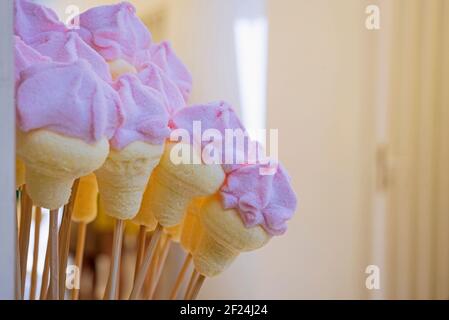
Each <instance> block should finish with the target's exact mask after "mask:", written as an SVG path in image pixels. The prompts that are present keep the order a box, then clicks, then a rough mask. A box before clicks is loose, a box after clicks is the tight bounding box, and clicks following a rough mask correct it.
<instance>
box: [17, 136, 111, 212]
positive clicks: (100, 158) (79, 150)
mask: <svg viewBox="0 0 449 320" xmlns="http://www.w3.org/2000/svg"><path fill="white" fill-rule="evenodd" d="M108 150H109V143H108V141H107V140H106V138H104V139H102V140H100V141H98V142H96V143H94V144H88V143H86V142H84V141H82V140H80V139H75V138H71V137H66V136H63V135H60V134H57V133H53V132H51V131H47V130H34V131H31V132H28V133H23V132H21V131H18V133H17V153H18V154H19V156H20V158H21V159H23V161H24V163H25V165H26V167H27V170H26V173H25V182H26V184H27V192H28V194H29V195H30V197H31V199H32V200H33V204H34V205H35V206H38V207H43V208H47V209H50V210H52V209H57V208H60V207H62V206H63V205H65V204H66V203H67V202H68V201H69V198H70V194H71V189H72V185H73V182H74V181H75V179H77V178H79V177H82V176H85V175H87V174H89V173H91V172H92V171H94V170H96V169H97V168H99V167H100V166H101V165H102V164H103V162H104V161H105V159H106V157H107V154H108Z"/></svg>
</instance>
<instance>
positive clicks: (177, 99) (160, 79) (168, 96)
mask: <svg viewBox="0 0 449 320" xmlns="http://www.w3.org/2000/svg"><path fill="white" fill-rule="evenodd" d="M138 76H139V78H140V80H141V81H142V83H143V84H145V85H146V86H148V87H151V88H153V89H155V90H156V91H158V92H160V94H161V97H162V99H163V103H164V106H165V108H166V110H167V111H168V113H169V114H170V115H171V114H173V113H175V112H176V111H177V110H180V109H182V108H184V107H185V101H184V98H183V96H182V94H181V91H179V89H178V87H177V86H176V84H175V83H174V82H173V81H172V80H171V79H170V78H169V77H168V76H167V75H166V74H165V73H164V72H163V71H162V69H160V68H159V67H158V66H156V65H155V64H153V63H148V64H146V65H145V66H143V67H142V69H141V71H140V72H139V74H138Z"/></svg>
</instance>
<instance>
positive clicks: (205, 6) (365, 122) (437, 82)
mask: <svg viewBox="0 0 449 320" xmlns="http://www.w3.org/2000/svg"><path fill="white" fill-rule="evenodd" d="M39 2H41V3H44V4H46V5H48V6H50V7H52V8H53V9H55V10H56V11H57V12H58V14H59V15H60V17H61V19H62V20H63V21H66V20H67V19H68V17H69V16H70V13H71V12H72V11H70V9H69V11H66V10H67V8H68V6H69V5H75V6H77V7H79V9H80V10H81V11H83V10H85V9H87V8H89V7H91V6H96V5H100V4H105V3H115V2H117V1H112V0H104V1H99V0H95V1H85V0H57V1H56V0H40V1H39ZM130 2H132V3H133V4H134V5H135V6H136V8H137V12H138V14H139V16H140V17H141V18H142V19H143V21H144V22H145V23H146V24H147V26H148V27H149V28H150V30H151V32H152V34H153V38H154V40H155V41H161V40H163V39H167V40H169V41H170V42H171V43H172V44H173V46H174V48H175V50H176V52H177V54H178V55H179V56H180V57H181V59H182V60H183V61H184V62H185V64H186V65H187V66H188V67H189V69H190V71H191V73H192V75H193V79H194V87H193V94H192V98H191V103H197V102H207V101H211V100H218V99H224V100H227V101H229V102H230V103H231V104H232V105H233V106H234V107H235V109H236V110H237V111H238V112H239V114H240V115H241V117H242V119H243V122H244V124H245V125H246V126H247V127H248V128H251V129H257V128H273V129H278V130H279V158H280V161H281V162H282V163H284V165H285V167H286V168H287V170H288V171H289V173H290V175H291V178H292V181H293V185H294V189H295V190H296V192H297V194H298V197H299V199H300V202H299V209H298V212H297V214H296V216H295V217H294V218H293V219H292V220H291V222H290V223H289V230H288V231H287V233H286V234H285V235H284V236H281V237H277V238H275V239H273V240H272V241H271V242H270V243H269V244H268V245H267V246H266V247H264V248H262V249H260V250H258V251H255V252H251V253H247V254H242V255H241V256H240V257H239V258H238V259H237V260H236V262H235V263H234V264H233V265H232V266H231V267H230V268H229V269H228V270H227V271H226V272H225V273H223V274H222V275H220V276H218V277H216V278H213V279H208V280H207V281H206V283H205V285H204V287H203V289H202V291H201V293H200V296H199V298H203V299H222V298H223V299H313V298H317V299H352V298H362V299H365V298H369V299H371V298H373V299H383V298H392V299H404V298H407V299H409V298H410V299H416V298H431V299H448V298H449V1H446V0H396V1H388V0H383V1H382V0H370V1H365V0H340V1H335V0H313V1H312V0H244V1H242V0H149V1H147V0H146V1H143V0H140V1H138V0H136V1H130ZM43 225H46V224H45V223H43ZM97 226H98V223H97ZM99 230H100V231H99ZM105 230H106V231H105ZM99 232H106V233H107V232H112V227H111V229H109V231H108V227H107V223H105V224H102V225H101V227H95V225H94V226H91V227H89V235H88V249H87V250H88V251H89V250H94V251H95V250H98V249H96V248H91V249H89V244H90V245H91V246H93V245H92V243H94V244H96V246H97V247H98V246H101V244H100V245H99V244H98V243H96V242H95V241H89V239H90V238H89V237H93V239H94V238H95V234H96V233H99ZM73 233H76V232H72V234H73ZM42 234H45V232H42ZM130 234H131V235H130V236H129V241H128V242H126V241H125V246H127V245H129V246H130V247H131V248H132V246H133V243H132V239H134V238H135V235H132V231H131V232H130ZM72 242H73V241H72ZM41 243H44V241H41ZM30 246H32V244H30ZM106 246H107V245H106ZM42 250H45V245H43V249H42ZM126 252H127V251H126V249H125V253H124V260H123V261H122V266H124V267H122V269H124V270H125V271H122V272H126V268H127V267H126V266H125V265H126V264H127V263H128V262H129V264H130V266H129V268H130V269H129V270H133V269H132V263H133V262H134V253H132V251H130V253H129V254H128V256H127V253H126ZM183 255H184V253H183V252H182V250H181V249H180V248H178V247H177V246H176V245H174V246H173V248H172V250H170V253H169V257H168V261H169V267H168V268H167V269H166V270H165V271H164V273H163V275H162V281H161V282H160V285H159V287H160V288H159V289H158V291H157V292H158V295H159V297H161V298H164V297H167V295H168V293H167V292H169V290H170V288H171V287H172V286H173V282H174V278H175V277H176V274H177V272H178V270H179V268H180V265H181V263H182V260H183ZM127 257H128V258H127ZM86 260H87V262H86V263H89V259H86ZM128 260H129V261H128ZM127 261H128V262H127ZM108 263H109V262H108V255H107V250H105V254H103V255H100V256H97V261H96V262H95V261H94V262H92V267H91V268H90V269H89V267H88V266H86V268H85V270H87V271H86V272H85V273H84V277H85V278H83V281H84V282H85V283H92V281H91V280H92V279H96V282H97V284H98V283H100V286H101V283H103V285H105V283H106V280H107V279H102V277H103V278H106V276H107V270H108V269H107V268H108ZM369 266H374V269H375V270H378V271H379V277H380V278H379V279H380V283H379V285H380V286H379V288H378V289H376V288H374V289H373V290H370V289H369V288H368V287H369V286H368V287H367V286H366V279H367V277H368V276H369V275H370V274H367V273H366V270H367V267H369ZM102 268H103V269H102ZM377 268H378V269H377ZM368 269H369V268H368ZM89 270H90V271H89ZM101 270H106V271H105V272H102V271H101ZM369 270H372V269H369ZM83 272H84V271H83ZM102 274H104V276H102ZM86 277H87V278H86ZM89 277H90V278H89ZM86 279H87V280H86ZM83 281H82V285H83V283H84V282H83ZM89 281H91V282H89ZM102 281H103V282H102ZM97 290H99V289H97ZM99 295H100V294H99ZM90 297H91V296H86V295H84V298H90ZM81 298H83V292H81Z"/></svg>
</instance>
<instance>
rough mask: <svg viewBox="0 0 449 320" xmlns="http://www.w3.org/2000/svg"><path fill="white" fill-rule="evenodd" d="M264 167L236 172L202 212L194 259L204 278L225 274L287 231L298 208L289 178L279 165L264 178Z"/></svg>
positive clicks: (208, 200) (239, 169) (207, 202)
mask: <svg viewBox="0 0 449 320" xmlns="http://www.w3.org/2000/svg"><path fill="white" fill-rule="evenodd" d="M261 168H263V166H262V165H258V164H256V165H251V164H248V165H244V166H242V167H240V168H238V169H236V170H234V171H233V172H231V173H230V174H229V175H228V177H227V181H226V184H225V185H224V186H223V187H222V188H221V189H220V192H219V193H218V194H216V195H214V196H212V197H209V198H208V199H206V200H205V202H204V204H203V206H202V207H201V214H200V219H201V223H202V225H203V228H204V235H203V237H202V238H201V240H200V243H199V245H198V247H197V249H196V250H195V252H194V254H193V261H194V264H195V268H196V269H197V270H198V271H199V272H200V273H201V274H203V275H205V276H208V277H212V276H216V275H218V274H220V273H221V272H223V271H224V270H225V269H226V268H227V267H228V266H229V265H230V264H231V263H232V261H233V260H234V259H235V258H236V257H237V256H238V255H239V253H241V252H246V251H252V250H256V249H258V248H260V247H262V246H263V245H265V244H266V243H267V242H268V241H269V240H270V239H271V237H272V236H275V235H280V234H282V233H283V232H284V231H285V230H286V228H287V227H286V221H287V220H288V219H290V218H291V216H292V215H293V213H294V211H295V208H296V196H295V194H294V192H293V190H292V189H291V186H290V182H289V178H288V176H287V174H286V172H285V170H284V169H283V168H282V167H281V166H280V165H276V170H275V172H274V173H273V174H270V175H262V174H261V170H260V169H261Z"/></svg>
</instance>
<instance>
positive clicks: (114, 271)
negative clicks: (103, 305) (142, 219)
mask: <svg viewBox="0 0 449 320" xmlns="http://www.w3.org/2000/svg"><path fill="white" fill-rule="evenodd" d="M124 224H125V223H124V221H123V220H121V219H117V221H116V224H115V230H114V237H113V240H112V256H111V271H110V273H109V280H108V289H109V290H107V291H106V294H105V299H107V300H115V299H116V290H117V280H118V275H119V267H120V257H121V252H122V242H123V229H124Z"/></svg>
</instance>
